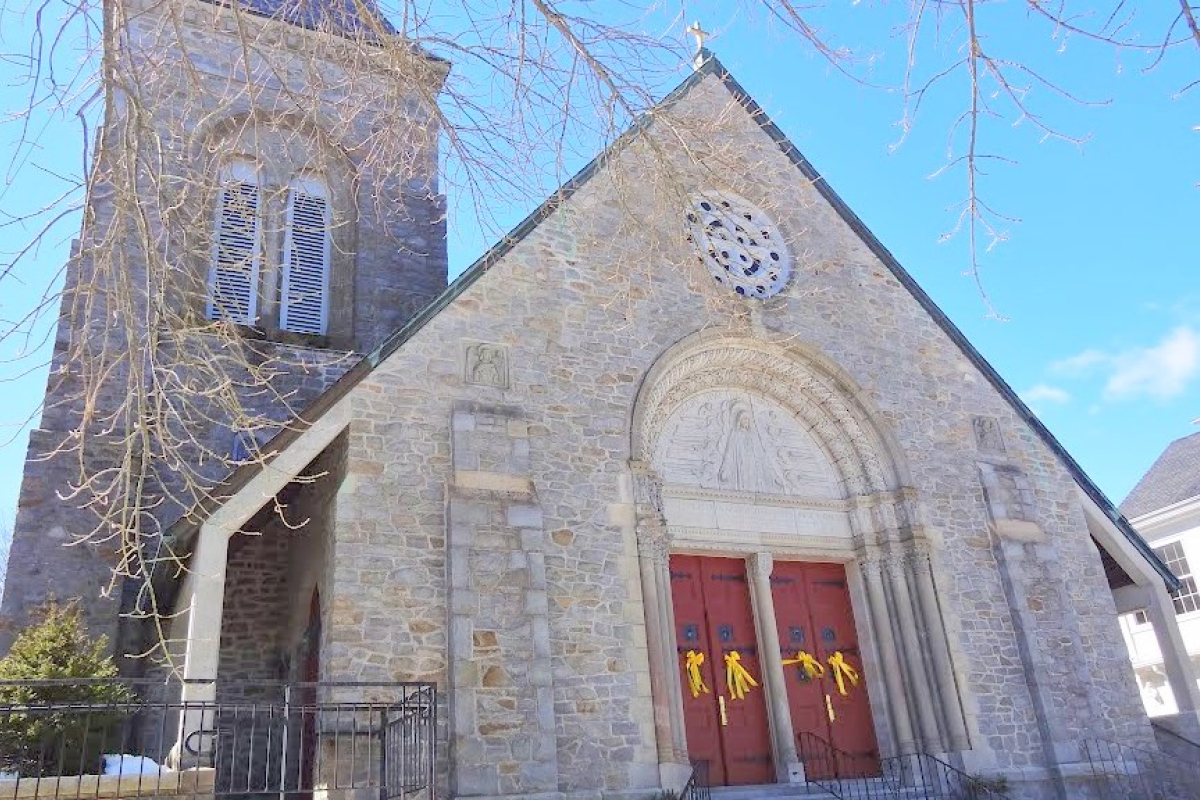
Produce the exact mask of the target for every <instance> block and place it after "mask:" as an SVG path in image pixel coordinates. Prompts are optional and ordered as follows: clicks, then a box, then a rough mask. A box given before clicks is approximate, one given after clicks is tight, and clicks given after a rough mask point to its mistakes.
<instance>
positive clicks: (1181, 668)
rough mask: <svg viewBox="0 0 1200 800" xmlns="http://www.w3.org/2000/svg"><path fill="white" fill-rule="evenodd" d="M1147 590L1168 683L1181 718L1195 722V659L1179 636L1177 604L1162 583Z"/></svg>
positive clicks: (1198, 694) (1199, 705) (1199, 702)
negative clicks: (1189, 654) (1193, 667)
mask: <svg viewBox="0 0 1200 800" xmlns="http://www.w3.org/2000/svg"><path fill="white" fill-rule="evenodd" d="M1147 588H1148V589H1149V590H1150V591H1149V595H1150V597H1149V600H1150V602H1149V604H1148V605H1147V607H1146V616H1147V617H1149V618H1150V624H1151V625H1152V626H1154V637H1155V638H1156V639H1158V649H1159V652H1160V653H1162V658H1163V669H1164V670H1165V671H1166V673H1167V682H1168V683H1169V684H1171V692H1172V693H1173V694H1174V695H1175V705H1176V707H1177V708H1178V709H1179V714H1180V716H1181V717H1191V718H1192V719H1193V720H1195V719H1196V718H1197V716H1198V715H1200V689H1197V686H1196V679H1195V677H1194V676H1193V675H1192V664H1191V659H1190V658H1189V657H1188V652H1187V647H1186V646H1185V645H1184V643H1183V637H1182V636H1181V635H1180V633H1179V623H1178V621H1177V620H1176V619H1175V603H1174V602H1173V601H1172V600H1171V596H1170V595H1169V594H1167V589H1166V587H1165V586H1163V585H1162V584H1161V583H1155V584H1154V585H1153V586H1149V587H1147Z"/></svg>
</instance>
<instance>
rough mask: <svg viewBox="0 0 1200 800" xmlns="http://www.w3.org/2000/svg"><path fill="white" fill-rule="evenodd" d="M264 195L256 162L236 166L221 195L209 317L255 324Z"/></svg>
mask: <svg viewBox="0 0 1200 800" xmlns="http://www.w3.org/2000/svg"><path fill="white" fill-rule="evenodd" d="M261 207H262V193H261V191H260V189H259V185H258V174H257V171H256V169H255V167H254V165H253V164H246V163H235V164H231V165H230V166H229V167H228V168H227V169H226V170H225V173H224V175H223V180H222V182H221V192H220V196H219V197H218V198H217V214H216V222H215V225H216V231H215V234H216V235H215V237H214V238H215V240H216V241H215V242H214V244H213V259H212V265H211V268H210V269H209V275H208V304H207V309H206V314H207V315H208V318H209V319H223V320H229V321H231V322H236V323H239V324H242V325H252V324H254V321H255V318H256V316H257V313H258V271H259V262H260V260H261V257H260V254H261V251H262V243H261V236H262V231H261V224H262V223H261Z"/></svg>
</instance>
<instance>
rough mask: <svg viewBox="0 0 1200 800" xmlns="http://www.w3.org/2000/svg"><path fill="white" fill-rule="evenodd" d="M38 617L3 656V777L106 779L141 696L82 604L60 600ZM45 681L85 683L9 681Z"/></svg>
mask: <svg viewBox="0 0 1200 800" xmlns="http://www.w3.org/2000/svg"><path fill="white" fill-rule="evenodd" d="M38 616H39V617H40V620H41V621H40V622H37V623H35V624H33V625H30V626H29V627H27V628H26V629H25V630H23V631H22V632H21V634H20V635H19V636H18V637H17V640H16V641H15V642H14V643H13V646H12V649H11V650H9V653H8V655H7V656H5V657H4V658H2V659H0V772H7V773H16V774H17V775H20V776H21V777H49V776H54V775H99V774H102V773H103V767H104V763H103V758H104V751H105V750H107V751H108V752H113V748H114V747H116V746H118V745H119V744H120V730H121V727H122V725H123V723H124V721H125V720H126V718H127V717H128V716H129V714H130V712H131V708H130V706H129V704H130V703H132V702H133V701H134V700H135V699H136V695H135V694H134V693H133V692H132V691H131V690H130V689H129V688H128V687H126V686H125V685H123V684H122V683H120V681H119V678H118V673H117V666H116V664H115V663H113V660H112V658H111V657H110V656H108V655H107V654H106V650H107V649H108V642H107V640H106V639H105V637H103V636H101V637H99V638H96V639H92V638H90V637H89V636H88V634H87V630H86V629H85V628H84V625H83V620H82V618H81V613H80V608H79V602H78V601H72V602H70V603H67V604H65V605H59V604H58V603H56V602H54V601H53V600H52V601H50V602H49V603H48V604H47V605H45V606H43V607H42V609H41V610H40V613H39V614H38ZM42 680H55V681H70V680H76V681H82V682H80V683H61V684H60V683H45V684H32V685H12V684H8V683H5V681H42Z"/></svg>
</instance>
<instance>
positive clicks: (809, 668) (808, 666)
mask: <svg viewBox="0 0 1200 800" xmlns="http://www.w3.org/2000/svg"><path fill="white" fill-rule="evenodd" d="M792 664H798V665H799V666H800V669H802V670H804V674H805V675H807V676H808V677H809V678H810V679H811V678H815V677H817V676H818V675H824V674H825V668H824V667H822V666H821V662H820V661H817V659H816V658H814V657H813V656H811V655H809V654H808V653H806V652H805V651H803V650H800V651H798V652H797V653H796V657H795V658H785V659H784V660H783V665H784V666H785V667H790V666H791V665H792Z"/></svg>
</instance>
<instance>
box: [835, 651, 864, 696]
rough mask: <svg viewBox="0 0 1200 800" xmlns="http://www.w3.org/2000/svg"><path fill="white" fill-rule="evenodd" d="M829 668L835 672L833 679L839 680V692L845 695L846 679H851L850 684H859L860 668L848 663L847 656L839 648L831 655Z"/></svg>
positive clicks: (852, 685)
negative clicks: (857, 668)
mask: <svg viewBox="0 0 1200 800" xmlns="http://www.w3.org/2000/svg"><path fill="white" fill-rule="evenodd" d="M829 669H830V670H831V671H832V672H833V679H834V680H835V681H837V687H838V693H839V694H841V695H842V697H845V696H846V694H847V692H846V681H847V680H848V681H850V686H851V687H854V686H858V670H856V669H855V668H854V667H852V666H850V665H849V664H847V663H846V657H845V656H843V655H842V651H841V650H839V651H837V652H836V653H834V654H833V655H831V656H830V657H829Z"/></svg>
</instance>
